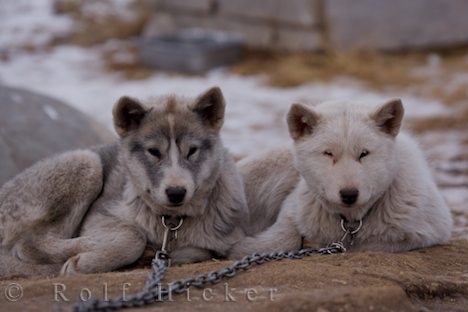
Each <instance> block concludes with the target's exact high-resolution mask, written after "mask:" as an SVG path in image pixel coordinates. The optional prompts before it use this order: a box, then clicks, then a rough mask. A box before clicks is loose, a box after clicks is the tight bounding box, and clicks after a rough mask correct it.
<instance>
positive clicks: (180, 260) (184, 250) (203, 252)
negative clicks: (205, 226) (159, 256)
mask: <svg viewBox="0 0 468 312" xmlns="http://www.w3.org/2000/svg"><path fill="white" fill-rule="evenodd" d="M170 256H171V259H172V263H174V264H185V263H194V262H202V261H207V260H210V259H212V258H214V257H216V253H215V252H214V251H211V250H208V249H204V248H199V247H193V246H186V247H181V248H177V249H176V250H174V251H172V252H171V253H170Z"/></svg>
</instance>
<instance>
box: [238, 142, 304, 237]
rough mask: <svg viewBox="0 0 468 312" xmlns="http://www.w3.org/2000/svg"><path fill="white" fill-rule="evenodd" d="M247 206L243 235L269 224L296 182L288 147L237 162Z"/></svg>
mask: <svg viewBox="0 0 468 312" xmlns="http://www.w3.org/2000/svg"><path fill="white" fill-rule="evenodd" d="M238 166H239V170H240V172H241V174H242V178H243V180H244V188H245V195H246V198H247V205H248V207H249V223H248V226H247V232H248V233H247V234H249V235H254V234H256V233H259V232H262V231H264V230H265V229H267V228H268V227H269V226H271V225H272V224H273V223H274V222H275V221H276V218H277V217H278V213H279V211H280V209H281V205H282V204H283V201H284V200H285V198H286V197H287V196H288V195H289V194H290V193H291V192H292V190H293V189H294V187H296V185H297V183H298V182H299V177H300V175H299V172H298V171H297V170H296V168H295V167H294V156H293V153H292V151H291V150H290V149H287V148H283V149H277V150H272V151H268V152H265V153H262V154H259V155H255V156H251V157H247V158H244V159H242V160H240V161H239V163H238Z"/></svg>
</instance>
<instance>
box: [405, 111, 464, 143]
mask: <svg viewBox="0 0 468 312" xmlns="http://www.w3.org/2000/svg"><path fill="white" fill-rule="evenodd" d="M408 126H409V127H410V128H411V130H412V131H413V132H416V133H421V132H426V131H444V130H466V131H468V108H465V109H463V110H462V111H460V112H459V113H457V114H451V115H448V116H433V117H428V118H421V119H413V120H412V122H411V123H410V124H409V125H408ZM467 143H468V138H467Z"/></svg>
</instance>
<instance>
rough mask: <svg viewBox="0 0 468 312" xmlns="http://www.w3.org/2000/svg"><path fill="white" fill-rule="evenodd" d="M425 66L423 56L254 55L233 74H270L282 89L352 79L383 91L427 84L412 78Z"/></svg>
mask: <svg viewBox="0 0 468 312" xmlns="http://www.w3.org/2000/svg"><path fill="white" fill-rule="evenodd" d="M424 64H425V57H424V56H423V55H420V54H405V55H395V54H393V55H385V54H378V53H372V52H359V53H350V54H338V53H293V54H274V53H267V52H251V53H249V55H248V57H247V59H246V60H245V61H244V62H242V63H241V64H239V65H237V66H235V67H234V68H233V71H234V72H235V73H238V74H242V75H252V74H260V73H261V74H266V75H267V76H268V80H269V83H270V84H271V85H274V86H278V87H291V86H297V85H300V84H303V83H306V82H315V81H329V80H332V79H334V78H336V77H340V76H350V77H353V78H357V79H359V80H362V81H364V82H366V83H368V84H369V85H370V86H371V87H374V88H383V87H385V86H388V85H392V86H407V85H409V84H419V83H421V82H423V81H424V79H422V78H418V77H414V75H411V72H410V70H411V69H412V68H414V67H415V66H422V65H424Z"/></svg>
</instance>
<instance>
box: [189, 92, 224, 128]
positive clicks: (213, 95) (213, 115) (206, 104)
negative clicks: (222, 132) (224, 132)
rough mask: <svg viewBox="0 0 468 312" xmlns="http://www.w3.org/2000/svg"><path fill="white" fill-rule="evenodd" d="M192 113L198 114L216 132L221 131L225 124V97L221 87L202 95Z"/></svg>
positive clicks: (194, 105)
mask: <svg viewBox="0 0 468 312" xmlns="http://www.w3.org/2000/svg"><path fill="white" fill-rule="evenodd" d="M191 109H192V111H194V112H195V113H197V114H198V116H200V118H201V119H202V120H203V122H204V123H205V124H207V125H208V126H209V127H211V128H213V129H214V130H216V131H219V129H221V127H222V125H223V122H224V109H225V104H224V96H223V93H222V92H221V89H220V88H219V87H213V88H211V89H209V90H208V91H206V92H205V93H203V94H202V95H200V96H199V97H198V98H197V99H196V101H195V104H193V105H192V107H191Z"/></svg>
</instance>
